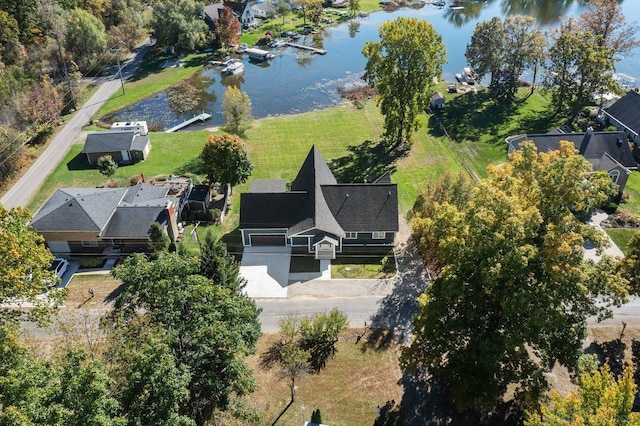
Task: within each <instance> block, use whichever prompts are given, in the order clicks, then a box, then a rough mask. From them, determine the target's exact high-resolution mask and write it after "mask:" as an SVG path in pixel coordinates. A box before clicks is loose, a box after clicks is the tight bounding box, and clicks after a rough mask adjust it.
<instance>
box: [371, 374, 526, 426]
mask: <svg viewBox="0 0 640 426" xmlns="http://www.w3.org/2000/svg"><path fill="white" fill-rule="evenodd" d="M400 384H401V385H402V386H403V388H404V394H403V396H402V401H400V402H399V403H396V402H395V401H387V403H386V404H385V405H384V406H383V407H382V408H381V415H380V417H379V418H378V419H377V420H376V421H375V423H374V426H383V425H384V426H391V425H403V426H425V425H469V426H472V425H485V426H493V425H495V426H499V425H504V426H511V425H514V426H515V425H522V424H523V422H524V415H523V413H522V411H521V410H520V409H519V408H518V406H517V405H516V404H515V403H513V402H506V403H502V404H500V406H498V408H497V409H496V410H495V411H493V412H491V413H483V412H481V411H479V410H467V411H464V412H458V411H457V410H456V408H455V406H454V405H453V404H451V402H450V401H449V397H448V393H447V389H446V387H445V386H442V385H440V384H439V383H438V382H437V381H436V380H434V379H433V378H431V377H426V376H424V375H421V374H411V375H409V374H405V375H403V376H402V378H401V379H400Z"/></svg>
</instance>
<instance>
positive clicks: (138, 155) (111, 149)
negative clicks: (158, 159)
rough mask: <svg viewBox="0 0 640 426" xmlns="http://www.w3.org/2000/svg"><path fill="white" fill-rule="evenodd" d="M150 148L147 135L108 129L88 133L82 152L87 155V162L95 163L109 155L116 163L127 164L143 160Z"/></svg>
mask: <svg viewBox="0 0 640 426" xmlns="http://www.w3.org/2000/svg"><path fill="white" fill-rule="evenodd" d="M150 150H151V142H150V140H149V136H147V135H141V134H139V133H138V132H134V131H126V132H118V131H110V132H99V133H89V134H88V135H87V139H86V141H85V143H84V148H83V149H82V153H83V154H84V155H86V156H87V161H88V163H89V164H96V163H97V162H98V158H100V157H102V156H104V155H110V156H111V158H113V160H114V161H115V162H116V163H118V164H129V163H135V162H138V161H143V160H145V159H146V158H147V155H148V154H149V151H150Z"/></svg>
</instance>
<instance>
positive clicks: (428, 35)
mask: <svg viewBox="0 0 640 426" xmlns="http://www.w3.org/2000/svg"><path fill="white" fill-rule="evenodd" d="M379 33H380V41H379V42H373V41H368V42H367V43H366V44H365V46H364V49H363V51H362V53H363V54H364V56H365V57H366V58H367V65H366V66H365V73H364V76H363V78H364V79H365V80H366V81H367V82H368V83H369V84H370V85H372V86H374V87H375V88H376V89H378V93H379V98H378V105H379V106H380V110H381V111H382V114H383V115H384V135H383V138H384V139H385V140H386V141H387V142H389V143H390V144H391V145H398V144H402V143H406V142H409V141H410V140H411V135H412V133H413V132H414V131H416V130H417V129H418V128H419V126H420V122H419V120H418V116H419V115H420V114H421V113H422V112H423V111H425V110H426V109H427V108H428V106H429V102H430V98H431V95H432V94H433V87H434V86H433V79H434V77H438V78H439V77H440V75H441V73H442V65H443V64H445V63H446V62H447V60H446V49H445V46H444V44H443V42H442V37H441V36H440V35H439V34H438V33H436V31H435V30H434V29H433V26H432V25H431V24H430V23H428V22H427V21H424V20H419V19H416V18H402V17H401V18H398V19H396V20H394V21H388V22H385V23H383V24H382V25H380V27H379Z"/></svg>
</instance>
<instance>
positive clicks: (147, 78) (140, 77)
mask: <svg viewBox="0 0 640 426" xmlns="http://www.w3.org/2000/svg"><path fill="white" fill-rule="evenodd" d="M210 56H211V54H205V53H195V54H191V55H187V56H185V57H183V58H179V59H180V61H182V63H183V65H182V66H180V67H168V68H163V65H164V63H165V62H166V61H167V60H173V59H175V57H174V56H173V55H165V54H163V53H161V52H158V51H151V52H149V54H148V55H147V57H146V58H145V60H144V61H143V62H142V64H141V65H140V67H139V68H138V70H137V71H136V73H135V74H134V76H133V77H132V78H130V79H129V80H128V81H127V82H126V83H125V85H124V88H125V94H122V91H118V92H117V93H115V94H114V95H113V96H111V98H110V99H109V100H108V101H107V102H105V103H104V104H103V105H102V106H101V107H100V109H99V110H98V112H97V114H96V117H95V118H100V117H102V116H104V115H106V114H108V113H111V112H114V111H118V110H120V109H122V108H124V107H125V106H127V105H131V104H134V103H136V102H138V101H141V100H142V99H145V98H148V97H149V96H151V95H153V94H156V93H159V92H162V91H163V90H165V89H167V88H169V87H171V86H173V85H174V84H176V83H178V82H179V81H181V80H184V79H185V78H187V77H189V76H190V75H192V74H194V73H195V72H197V71H199V70H200V69H201V68H202V67H203V66H204V64H205V62H206V60H207V58H209V57H210Z"/></svg>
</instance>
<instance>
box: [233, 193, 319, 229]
mask: <svg viewBox="0 0 640 426" xmlns="http://www.w3.org/2000/svg"><path fill="white" fill-rule="evenodd" d="M308 198H309V194H307V193H306V192H276V193H265V192H262V193H261V192H256V193H243V194H241V195H240V228H290V227H292V226H294V225H296V224H299V223H301V222H304V221H305V220H306V219H308V218H307V217H306V214H305V211H303V210H302V209H301V208H300V207H301V206H303V205H305V204H306V200H307V199H308ZM311 223H312V222H311V221H309V224H311Z"/></svg>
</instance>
